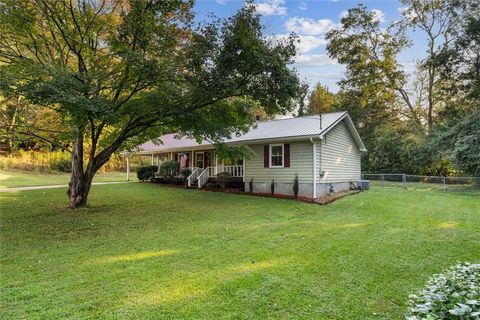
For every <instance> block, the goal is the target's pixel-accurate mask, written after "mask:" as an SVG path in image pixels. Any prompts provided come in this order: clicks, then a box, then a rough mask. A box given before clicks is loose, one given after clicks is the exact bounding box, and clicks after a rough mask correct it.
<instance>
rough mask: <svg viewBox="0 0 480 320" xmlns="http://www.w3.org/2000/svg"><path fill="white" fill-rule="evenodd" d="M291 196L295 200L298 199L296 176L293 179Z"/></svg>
mask: <svg viewBox="0 0 480 320" xmlns="http://www.w3.org/2000/svg"><path fill="white" fill-rule="evenodd" d="M293 194H294V195H295V198H296V197H298V174H296V175H295V179H293Z"/></svg>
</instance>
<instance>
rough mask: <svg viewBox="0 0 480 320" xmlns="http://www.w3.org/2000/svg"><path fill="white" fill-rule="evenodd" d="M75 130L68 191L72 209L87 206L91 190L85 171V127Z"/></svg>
mask: <svg viewBox="0 0 480 320" xmlns="http://www.w3.org/2000/svg"><path fill="white" fill-rule="evenodd" d="M74 132H75V138H74V141H73V150H72V175H71V177H70V182H69V184H68V191H67V195H68V207H69V208H71V209H75V208H78V207H81V206H85V205H86V204H87V196H88V191H89V190H90V186H89V184H88V182H89V181H88V179H86V178H88V177H86V176H85V174H84V172H83V129H82V128H81V127H80V126H76V127H75V131H74ZM90 183H91V180H90ZM87 185H88V187H87Z"/></svg>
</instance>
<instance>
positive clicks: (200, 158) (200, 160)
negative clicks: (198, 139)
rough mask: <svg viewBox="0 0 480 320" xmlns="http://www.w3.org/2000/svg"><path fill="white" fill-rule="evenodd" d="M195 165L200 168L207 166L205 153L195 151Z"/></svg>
mask: <svg viewBox="0 0 480 320" xmlns="http://www.w3.org/2000/svg"><path fill="white" fill-rule="evenodd" d="M195 166H196V167H199V168H205V153H204V152H196V153H195Z"/></svg>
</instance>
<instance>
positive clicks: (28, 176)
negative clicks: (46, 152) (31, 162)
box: [0, 170, 126, 188]
mask: <svg viewBox="0 0 480 320" xmlns="http://www.w3.org/2000/svg"><path fill="white" fill-rule="evenodd" d="M125 177H126V176H125V173H124V172H108V173H100V174H97V175H96V176H95V178H94V182H107V181H124V180H125ZM69 180H70V174H68V173H44V174H41V173H35V172H29V171H3V170H0V188H11V187H27V186H43V185H52V184H68V181H69Z"/></svg>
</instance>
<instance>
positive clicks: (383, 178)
mask: <svg viewBox="0 0 480 320" xmlns="http://www.w3.org/2000/svg"><path fill="white" fill-rule="evenodd" d="M381 176H382V189H383V186H384V184H385V175H383V174H382V175H381Z"/></svg>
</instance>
